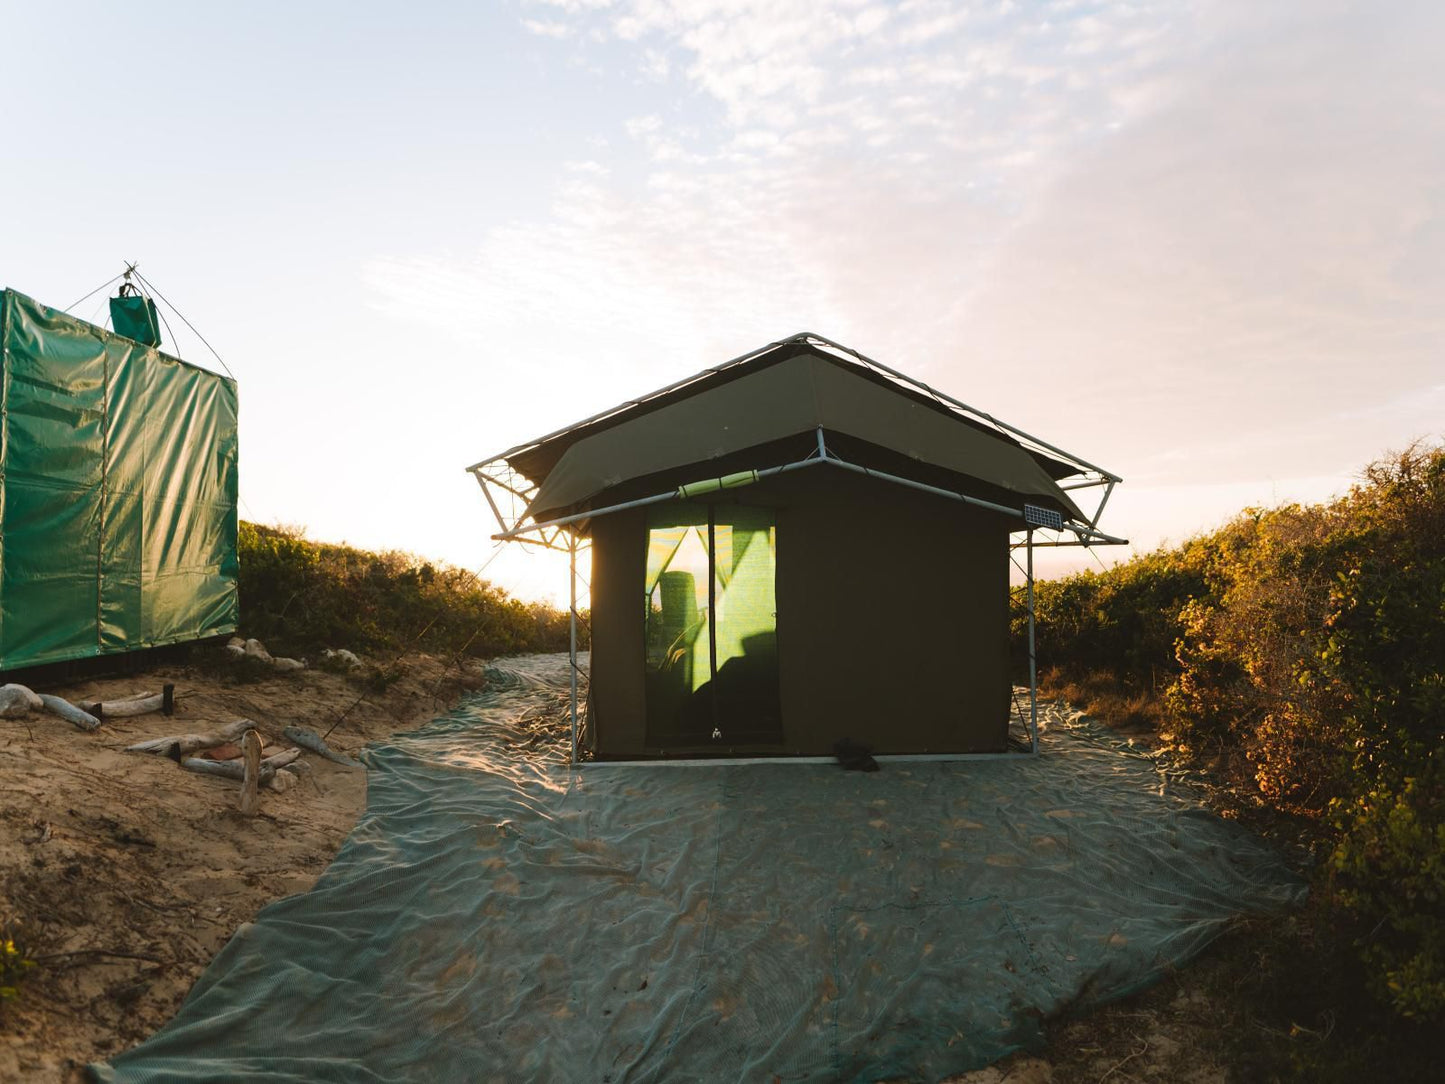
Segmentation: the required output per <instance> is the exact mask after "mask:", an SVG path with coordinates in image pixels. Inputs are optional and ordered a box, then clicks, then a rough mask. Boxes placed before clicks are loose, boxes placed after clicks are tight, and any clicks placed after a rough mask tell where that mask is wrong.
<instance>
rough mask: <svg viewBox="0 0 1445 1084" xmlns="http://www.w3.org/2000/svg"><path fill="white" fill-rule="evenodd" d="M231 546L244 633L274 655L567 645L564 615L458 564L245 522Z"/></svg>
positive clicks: (477, 652) (509, 650)
mask: <svg viewBox="0 0 1445 1084" xmlns="http://www.w3.org/2000/svg"><path fill="white" fill-rule="evenodd" d="M237 549H238V558H239V563H240V609H241V630H242V633H243V634H244V635H246V636H254V637H256V638H257V639H259V640H262V641H263V642H265V643H266V645H267V646H268V647H269V648H270V649H271V650H272V651H275V652H279V653H281V654H293V655H294V654H304V653H308V652H311V653H314V652H316V651H318V650H320V649H322V648H326V647H332V648H340V647H345V648H349V649H351V650H353V651H369V652H381V653H401V652H405V651H410V650H413V649H415V650H421V651H429V652H432V653H434V654H467V655H472V656H477V657H485V658H491V657H495V656H498V655H513V654H520V653H527V652H539V651H564V650H566V648H567V641H568V625H569V623H568V618H567V614H566V612H565V611H559V610H556V609H554V608H553V607H550V606H546V605H543V604H540V603H528V602H522V601H521V600H519V599H515V598H512V597H511V596H509V595H508V594H507V593H506V592H505V591H503V590H502V589H501V588H499V587H496V586H494V585H492V584H489V583H487V582H485V581H484V580H480V579H478V578H477V577H476V576H475V575H473V574H472V573H470V572H467V571H466V570H464V569H459V568H453V567H450V566H448V565H444V564H439V563H435V562H431V561H424V560H421V559H419V558H416V557H413V556H411V555H410V554H405V553H397V552H389V553H373V552H370V551H367V550H360V549H355V548H353V547H351V546H343V545H335V544H331V543H324V542H310V541H307V540H306V539H305V538H304V537H302V535H301V533H300V532H299V531H296V530H293V529H288V528H283V527H263V526H259V525H257V524H254V523H244V522H243V523H242V524H241V527H240V538H239V543H238V547H237ZM585 628H586V625H585V621H584V623H583V625H582V629H583V630H584V632H585Z"/></svg>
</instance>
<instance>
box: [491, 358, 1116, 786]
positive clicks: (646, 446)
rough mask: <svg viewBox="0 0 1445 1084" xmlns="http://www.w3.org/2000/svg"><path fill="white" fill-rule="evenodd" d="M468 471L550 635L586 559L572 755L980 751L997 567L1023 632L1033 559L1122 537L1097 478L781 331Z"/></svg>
mask: <svg viewBox="0 0 1445 1084" xmlns="http://www.w3.org/2000/svg"><path fill="white" fill-rule="evenodd" d="M468 470H470V471H471V472H472V474H473V475H474V476H475V477H476V479H477V481H478V483H479V484H480V485H481V488H482V491H483V493H484V494H485V496H486V500H487V501H488V503H489V504H490V506H491V509H492V511H493V512H494V514H495V515H496V517H497V519H498V521H499V523H500V525H501V531H500V533H499V534H498V535H496V537H497V538H499V539H507V540H525V541H530V542H533V543H539V544H541V545H545V546H550V547H552V548H556V549H562V550H566V551H567V552H568V553H569V554H570V555H571V557H572V569H573V586H572V598H573V605H572V610H573V621H574V632H575V627H576V625H575V623H576V621H577V620H578V617H579V615H578V611H577V606H576V594H577V573H576V557H577V553H578V551H579V550H580V549H583V548H587V547H590V549H591V557H592V573H591V583H590V587H591V615H590V620H591V628H590V634H591V636H590V639H591V652H590V658H589V669H590V674H589V675H587V676H588V677H590V680H589V681H588V682H587V684H586V688H587V695H586V701H585V706H581V707H579V703H578V694H577V688H578V684H577V680H576V679H577V676H578V673H579V671H580V664H579V662H578V655H577V652H576V637H575V635H574V646H573V705H572V713H573V750H574V757H579V756H580V757H591V758H596V759H603V760H619V759H622V760H626V759H653V758H696V757H754V756H830V755H832V754H833V753H834V752H835V748H836V746H837V743H839V742H840V741H842V742H848V743H852V744H854V745H862V746H866V747H868V748H869V749H871V750H872V751H873V752H874V753H877V754H914V755H936V754H955V755H958V754H964V755H966V754H1006V753H1008V752H1009V751H1010V749H1011V748H1013V747H1014V746H1013V745H1011V741H1010V730H1009V724H1010V719H1011V717H1014V716H1015V714H1016V712H1015V705H1014V703H1013V697H1012V695H1011V681H1010V673H1009V643H1008V635H1009V615H1010V592H1011V588H1010V568H1011V567H1015V566H1016V567H1017V568H1018V569H1019V577H1018V578H1021V579H1022V581H1023V582H1022V583H1021V584H1019V585H1018V591H1019V593H1020V595H1021V600H1022V603H1023V605H1024V607H1025V609H1026V610H1027V612H1028V613H1029V617H1030V632H1031V631H1032V624H1031V622H1032V563H1033V562H1032V555H1033V548H1034V546H1036V545H1101V544H1109V543H1118V542H1121V541H1123V540H1122V539H1118V538H1114V537H1113V536H1111V535H1107V534H1105V533H1103V532H1102V531H1100V530H1099V527H1098V518H1099V514H1100V513H1101V512H1102V511H1103V506H1104V504H1105V502H1106V501H1107V499H1108V496H1109V494H1110V493H1111V492H1112V490H1113V487H1114V485H1115V484H1117V483H1118V482H1119V481H1120V478H1119V477H1118V476H1117V475H1115V474H1112V473H1110V472H1109V471H1106V470H1103V469H1102V468H1099V467H1096V466H1094V465H1093V464H1090V463H1088V462H1087V461H1085V460H1083V459H1080V458H1078V457H1076V456H1073V455H1070V454H1068V453H1066V452H1064V451H1062V450H1061V449H1059V448H1057V447H1055V446H1054V445H1051V444H1048V443H1046V442H1044V441H1042V440H1039V439H1037V438H1034V437H1031V436H1029V435H1028V434H1026V433H1024V432H1022V431H1021V430H1019V429H1015V428H1013V427H1012V426H1009V425H1007V424H1005V423H1003V422H1000V421H998V420H997V419H995V418H993V417H991V416H990V415H988V414H985V413H983V412H981V411H978V410H975V409H973V408H972V407H969V406H967V405H965V404H964V403H962V402H960V401H958V400H955V399H952V398H951V397H949V396H947V395H944V394H942V393H940V392H937V391H935V390H934V389H932V388H930V387H928V386H927V385H925V384H922V383H919V382H918V381H915V380H912V379H910V378H908V377H905V376H903V375H902V374H901V373H898V372H896V371H895V370H892V369H890V368H888V367H886V366H884V365H882V364H880V363H878V362H876V361H873V360H872V359H870V358H867V357H864V356H863V355H861V354H858V353H856V352H854V351H852V350H849V349H847V348H846V347H843V346H840V345H839V344H837V343H834V342H832V341H830V340H828V339H825V338H823V337H821V336H818V335H813V334H806V333H805V334H800V335H795V336H793V337H791V338H788V339H784V340H781V341H779V342H775V343H772V344H769V345H768V346H766V347H764V348H762V349H760V350H756V351H753V352H752V353H749V354H746V355H744V356H742V357H740V358H736V359H733V360H732V361H729V362H727V363H726V364H723V365H719V366H717V367H715V368H711V369H708V370H706V371H704V372H702V373H699V374H697V375H696V376H693V377H690V378H688V379H687V380H683V381H680V382H678V383H676V384H673V385H671V386H669V387H666V388H663V389H660V390H659V391H656V392H653V393H651V394H649V395H645V396H642V397H640V398H637V399H634V400H631V401H629V402H627V403H624V404H622V405H620V406H618V407H615V408H613V409H612V410H609V411H606V412H604V413H602V414H598V415H595V416H593V417H591V418H588V419H586V420H584V421H582V422H579V423H577V424H576V425H573V426H570V427H568V428H566V429H563V430H559V431H557V432H554V433H549V434H547V435H546V436H544V437H540V438H538V439H536V440H533V441H530V442H528V443H526V444H522V445H518V446H517V447H514V448H511V449H509V450H507V451H505V452H502V453H500V454H499V455H496V456H492V457H490V458H488V459H486V460H483V461H481V462H478V463H476V464H473V465H472V466H471V467H469V468H468ZM1084 489H1093V490H1094V493H1095V495H1097V496H1098V500H1097V502H1096V505H1095V508H1094V510H1093V511H1092V512H1091V513H1090V512H1085V511H1084V509H1083V508H1081V506H1080V505H1079V504H1078V503H1076V495H1077V494H1078V491H1079V490H1084ZM1036 535H1037V537H1036ZM1029 664H1030V669H1031V676H1030V679H1031V691H1030V701H1031V703H1030V704H1029V705H1027V706H1023V705H1019V709H1020V711H1019V714H1022V716H1023V717H1024V718H1025V719H1026V720H1028V722H1029V723H1030V725H1033V724H1034V722H1035V719H1036V712H1035V710H1034V707H1033V704H1032V700H1033V696H1034V693H1033V690H1032V669H1033V666H1034V659H1033V648H1032V635H1030V642H1029ZM1036 748H1037V734H1036V728H1035V731H1034V733H1033V734H1032V735H1031V736H1026V737H1025V742H1024V745H1023V749H1024V750H1028V749H1036Z"/></svg>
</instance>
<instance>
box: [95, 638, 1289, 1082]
mask: <svg viewBox="0 0 1445 1084" xmlns="http://www.w3.org/2000/svg"><path fill="white" fill-rule="evenodd" d="M566 665H567V663H566V659H565V657H564V658H558V657H555V656H545V657H534V658H530V659H523V660H511V661H509V662H507V663H506V664H505V666H502V667H498V668H495V669H493V670H492V671H491V674H490V684H489V686H488V688H487V689H486V690H485V691H484V692H483V693H481V694H479V695H478V696H476V697H475V698H473V699H472V700H470V701H469V702H467V703H465V704H464V705H463V706H461V707H460V708H458V709H457V710H455V711H453V712H452V713H451V714H449V715H446V716H444V717H443V718H440V719H438V720H436V721H434V722H432V723H430V724H428V725H427V726H425V727H422V728H421V729H419V730H417V731H415V732H413V733H409V734H402V735H397V736H394V737H393V738H392V739H390V740H389V741H388V742H385V743H381V744H374V745H371V746H369V747H368V748H367V749H366V750H365V751H364V754H363V759H364V760H365V762H366V764H367V767H368V770H369V773H370V775H369V779H368V804H367V810H366V813H365V814H364V816H363V818H362V820H361V822H360V823H359V824H358V826H357V828H356V829H355V830H354V831H353V833H352V834H351V836H350V838H349V839H348V840H347V842H346V844H345V845H344V846H343V848H342V850H341V852H340V853H339V854H338V855H337V857H336V860H335V861H334V862H333V863H332V865H331V866H330V868H329V869H328V870H327V871H326V872H325V873H324V874H323V875H322V877H321V879H320V880H319V881H318V882H317V884H316V886H315V888H313V889H312V890H311V891H310V892H307V893H305V894H303V895H300V896H293V897H291V898H289V899H285V900H281V901H279V902H277V903H274V904H272V905H271V906H269V907H267V908H266V909H265V910H263V911H262V912H261V914H260V915H259V916H258V918H257V920H256V922H255V923H254V924H251V925H247V926H244V927H242V928H241V929H240V930H239V931H238V932H237V933H236V935H235V937H234V938H232V940H231V941H230V943H229V944H227V945H226V947H225V948H224V949H223V950H222V951H221V953H220V954H219V955H218V956H217V957H216V959H215V960H214V962H213V963H212V964H211V966H210V968H209V969H208V970H207V971H206V973H205V974H204V975H203V976H202V977H201V979H200V980H199V981H198V982H197V983H196V986H195V988H194V989H193V990H192V991H191V993H190V996H189V997H188V999H187V1000H186V1001H185V1003H184V1004H183V1005H182V1006H181V1008H180V1010H179V1012H178V1013H177V1015H176V1017H175V1019H174V1020H173V1021H172V1022H171V1023H170V1024H168V1025H167V1026H166V1027H165V1028H163V1029H162V1030H161V1031H160V1032H159V1033H158V1034H157V1035H155V1036H154V1037H153V1038H151V1039H150V1040H149V1041H147V1042H146V1043H144V1044H142V1045H141V1046H139V1047H137V1048H135V1049H133V1050H131V1051H129V1052H128V1053H125V1054H122V1055H120V1056H119V1057H117V1058H116V1059H115V1061H114V1062H112V1063H111V1064H110V1065H109V1066H97V1067H93V1070H92V1071H93V1072H94V1073H95V1075H96V1077H97V1078H98V1079H100V1080H104V1081H125V1082H137V1084H140V1082H161V1081H167V1082H169V1081H186V1082H196V1081H223V1080H224V1081H248V1080H260V1081H297V1082H300V1081H307V1082H314V1081H347V1082H363V1081H378V1082H380V1081H385V1082H388V1084H397V1082H400V1081H442V1082H450V1081H458V1082H470V1081H492V1080H495V1081H522V1080H529V1081H530V1080H535V1081H598V1082H609V1084H620V1082H623V1081H758V1080H770V1081H772V1080H779V1081H840V1080H842V1081H879V1080H930V1081H931V1080H938V1079H940V1078H943V1077H945V1076H947V1075H949V1074H952V1073H957V1072H960V1071H963V1070H966V1069H969V1068H973V1067H978V1066H981V1065H984V1064H986V1063H988V1062H990V1061H992V1060H994V1059H997V1058H999V1057H1001V1056H1003V1055H1005V1054H1008V1053H1009V1052H1011V1051H1013V1050H1015V1049H1017V1048H1019V1047H1021V1046H1027V1045H1029V1044H1031V1043H1033V1042H1035V1041H1036V1040H1037V1039H1038V1028H1039V1023H1038V1021H1039V1019H1040V1017H1041V1015H1046V1014H1048V1013H1049V1012H1050V1011H1051V1010H1053V1009H1055V1008H1057V1007H1060V1006H1062V1005H1064V1004H1065V1003H1068V1002H1071V1001H1074V1002H1076V1004H1077V1003H1079V1002H1085V1003H1086V1002H1091V1001H1102V1000H1106V999H1109V998H1113V997H1117V996H1120V995H1123V994H1125V993H1127V992H1129V991H1132V990H1135V989H1137V988H1139V987H1141V986H1143V985H1145V984H1147V983H1149V982H1150V981H1152V980H1153V979H1155V978H1157V977H1159V976H1160V975H1161V974H1162V973H1163V972H1164V971H1165V970H1166V969H1168V968H1170V967H1171V966H1174V965H1177V964H1179V963H1180V962H1182V961H1184V960H1186V959H1187V958H1189V957H1190V956H1191V955H1193V954H1194V953H1196V952H1197V951H1198V950H1199V949H1200V948H1201V947H1203V946H1204V945H1205V944H1206V943H1207V942H1208V941H1209V940H1210V939H1211V938H1212V937H1213V936H1214V935H1216V934H1217V933H1218V932H1220V930H1221V928H1222V926H1223V925H1224V924H1225V923H1227V922H1228V921H1229V919H1230V917H1231V916H1233V915H1237V914H1239V913H1241V912H1245V911H1255V910H1264V909H1277V908H1281V907H1287V906H1290V905H1293V904H1297V903H1299V902H1301V901H1302V899H1303V895H1304V891H1305V890H1304V886H1303V884H1302V883H1301V882H1300V881H1298V880H1297V879H1296V878H1295V877H1294V876H1293V875H1292V874H1291V873H1290V872H1288V871H1287V870H1286V869H1285V868H1284V866H1283V865H1282V863H1281V861H1280V859H1279V858H1278V857H1277V856H1276V855H1274V854H1273V853H1272V852H1271V851H1270V850H1269V849H1268V848H1267V847H1266V846H1264V845H1263V844H1262V843H1260V842H1259V841H1258V840H1257V839H1256V838H1254V837H1253V836H1251V835H1250V834H1249V833H1248V832H1247V831H1245V830H1244V829H1241V828H1239V827H1238V826H1236V825H1232V824H1229V823H1227V822H1225V821H1221V820H1219V819H1218V818H1216V817H1215V816H1213V815H1212V814H1211V813H1209V812H1208V811H1206V810H1205V809H1204V808H1203V807H1202V806H1201V805H1200V804H1199V802H1198V801H1197V799H1196V798H1195V797H1194V796H1192V795H1191V794H1189V793H1187V791H1185V790H1183V789H1182V787H1183V785H1182V784H1174V783H1170V782H1169V781H1168V780H1167V779H1166V778H1165V777H1164V776H1163V775H1161V774H1160V773H1159V772H1158V771H1157V770H1156V769H1155V767H1154V765H1153V764H1152V763H1151V762H1150V761H1148V760H1146V759H1144V758H1142V757H1139V756H1135V755H1130V754H1129V753H1128V752H1127V751H1122V750H1121V749H1120V748H1119V746H1118V744H1117V742H1113V743H1111V741H1110V739H1108V738H1106V737H1103V736H1101V735H1099V734H1097V733H1096V732H1095V731H1094V730H1093V729H1092V727H1091V726H1089V725H1083V726H1070V725H1068V723H1067V720H1065V719H1064V718H1063V717H1062V716H1058V715H1056V716H1054V717H1053V720H1052V724H1051V726H1050V727H1049V729H1048V731H1047V733H1046V734H1045V736H1044V740H1043V755H1041V756H1039V757H1036V758H1032V759H1017V760H1007V761H1003V760H1000V761H987V762H983V761H953V762H937V761H928V762H920V761H911V762H910V761H885V762H884V764H883V768H882V770H881V771H879V772H877V773H872V774H869V773H862V772H847V771H843V770H842V769H840V768H838V767H836V766H833V765H823V764H799V763H764V764H748V765H737V766H727V765H712V766H708V767H679V766H645V767H637V766H626V765H613V766H595V767H593V766H589V767H585V768H583V769H582V770H581V771H580V772H576V773H570V772H568V771H567V770H566V768H565V766H551V765H549V764H548V763H546V761H548V760H550V759H551V758H554V757H555V756H557V755H558V754H559V753H560V752H561V750H562V748H563V747H564V746H563V742H564V740H565V739H564V737H563V735H562V733H561V732H560V731H559V729H558V728H557V727H556V726H555V725H553V726H552V728H551V729H550V730H545V731H544V730H539V729H538V728H537V726H538V724H537V723H536V722H535V718H536V717H537V715H538V710H537V709H538V708H539V707H542V706H544V705H548V704H552V705H555V704H556V703H557V702H558V698H559V694H560V691H561V690H562V689H563V687H564V686H563V682H564V679H565V673H566ZM553 763H555V761H554V762H553ZM282 815H283V816H284V813H283V814H282Z"/></svg>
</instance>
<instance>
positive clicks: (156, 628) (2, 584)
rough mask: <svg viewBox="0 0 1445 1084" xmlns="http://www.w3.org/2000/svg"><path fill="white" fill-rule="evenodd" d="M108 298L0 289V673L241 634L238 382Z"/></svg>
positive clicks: (147, 318) (144, 305)
mask: <svg viewBox="0 0 1445 1084" xmlns="http://www.w3.org/2000/svg"><path fill="white" fill-rule="evenodd" d="M116 302H122V303H123V304H121V305H117V304H116ZM132 302H140V303H141V304H139V305H133V304H131V303H132ZM112 308H113V311H114V312H115V313H116V321H117V326H124V327H125V328H126V329H127V330H128V331H130V332H131V333H133V334H135V335H138V336H141V337H142V338H149V339H150V340H151V341H149V342H146V341H137V339H135V338H129V337H126V336H124V335H117V334H113V333H112V332H109V331H107V330H105V329H104V328H101V327H97V326H95V325H94V324H90V323H87V322H85V321H84V320H77V319H75V318H74V317H71V316H67V315H66V314H65V313H63V312H59V311H57V310H55V309H51V308H48V307H46V306H44V305H41V304H39V303H38V302H35V301H32V300H31V299H30V298H28V297H26V296H25V295H23V294H20V293H17V292H16V291H14V290H4V291H0V345H3V353H4V369H3V373H0V670H4V671H9V670H16V669H21V668H26V667H31V666H36V665H40V664H44V663H52V662H60V661H66V660H72V659H79V658H88V657H92V656H99V655H112V654H118V653H123V652H128V651H134V650H136V649H139V648H148V647H156V646H159V645H163V644H174V643H180V642H183V641H187V640H196V639H201V638H203V637H208V636H213V635H218V634H221V633H228V632H234V631H235V629H236V605H237V602H236V571H237V570H236V531H237V521H236V499H237V490H236V471H237V439H236V385H235V383H234V382H233V381H231V380H228V379H226V378H225V377H222V376H218V375H216V374H215V373H212V372H209V371H208V370H206V369H202V368H199V367H197V366H194V365H189V364H187V363H186V362H184V361H181V360H180V359H178V358H174V357H171V356H170V355H168V354H165V353H162V352H161V351H160V350H158V349H156V346H155V345H154V344H155V343H158V342H159V336H158V335H155V334H153V332H154V322H155V316H154V309H153V307H149V299H146V298H141V297H130V298H126V297H122V298H117V299H113V301H112ZM137 311H138V312H140V314H141V316H142V320H141V321H140V322H139V323H135V324H127V323H124V322H123V317H124V316H126V315H127V314H128V313H134V312H137ZM146 326H149V329H150V332H151V333H150V334H148V333H147V331H145V330H142V328H143V327H146Z"/></svg>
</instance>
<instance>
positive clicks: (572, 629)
mask: <svg viewBox="0 0 1445 1084" xmlns="http://www.w3.org/2000/svg"><path fill="white" fill-rule="evenodd" d="M567 556H568V565H569V570H570V574H571V575H570V578H571V592H570V594H571V601H570V604H569V605H568V607H567V613H568V620H567V663H568V666H567V674H568V677H569V678H570V684H571V700H570V704H569V709H568V714H569V716H570V718H571V721H572V746H571V754H570V757H569V759H568V765H569V767H573V768H575V767H576V766H577V536H576V535H575V534H572V533H570V532H569V533H568V536H567Z"/></svg>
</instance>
